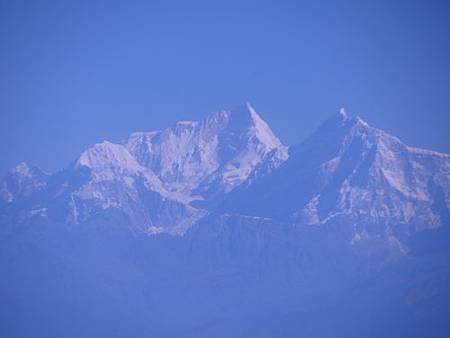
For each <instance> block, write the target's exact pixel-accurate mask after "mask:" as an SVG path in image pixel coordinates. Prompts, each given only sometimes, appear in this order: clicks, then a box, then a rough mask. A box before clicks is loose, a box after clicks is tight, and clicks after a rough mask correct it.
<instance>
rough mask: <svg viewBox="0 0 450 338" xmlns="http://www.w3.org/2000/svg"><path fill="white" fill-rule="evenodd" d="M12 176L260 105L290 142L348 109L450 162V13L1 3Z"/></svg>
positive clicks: (397, 6) (1, 124) (413, 7)
mask: <svg viewBox="0 0 450 338" xmlns="http://www.w3.org/2000/svg"><path fill="white" fill-rule="evenodd" d="M0 42H1V46H2V51H1V53H0V74H1V77H0V132H1V135H2V139H1V142H0V154H1V158H2V161H1V164H0V173H4V172H5V171H6V170H7V169H8V168H10V167H12V166H14V165H15V164H17V163H18V162H20V161H27V162H30V163H31V164H35V165H39V166H41V167H42V168H44V169H48V170H55V169H57V168H60V167H62V166H64V165H65V164H67V163H68V162H69V161H70V160H72V159H73V158H75V157H76V156H77V155H78V154H79V153H80V152H81V151H82V150H83V149H85V148H86V147H88V146H89V145H91V144H93V143H96V142H99V141H102V140H103V139H109V140H111V141H118V140H120V139H122V138H123V137H125V136H126V135H127V134H129V133H130V132H132V131H137V130H152V129H160V128H164V127H166V126H168V125H170V124H171V123H173V122H174V121H175V120H178V119H198V118H201V117H203V116H205V115H206V114H208V113H211V112H213V111H216V110H219V109H225V108H232V107H233V106H236V105H238V104H240V103H241V102H244V101H250V102H252V103H253V105H254V106H255V107H256V108H257V110H258V111H260V112H261V114H262V116H263V117H264V118H265V119H266V120H267V121H268V122H269V123H270V124H271V126H272V127H273V129H274V131H275V132H276V133H277V134H278V135H279V136H280V138H281V139H282V140H283V141H284V142H285V143H286V144H292V143H296V142H298V141H300V140H302V139H303V138H304V137H305V136H307V135H308V134H309V133H310V132H312V131H313V130H314V129H315V128H316V127H317V126H318V124H320V123H321V122H322V121H323V120H324V119H325V118H326V117H327V116H328V115H330V114H332V113H334V112H336V111H337V110H338V109H339V107H340V106H345V107H347V110H349V111H350V112H353V113H357V114H359V115H361V116H363V117H364V118H365V119H366V120H367V121H368V122H369V123H371V124H373V125H375V126H378V127H380V128H383V129H385V130H387V131H388V132H391V133H393V134H395V135H397V136H399V137H400V138H401V139H402V140H404V141H405V142H407V143H409V144H411V145H416V146H421V147H426V148H433V149H435V150H440V151H446V152H450V138H449V136H448V135H450V65H449V63H450V61H449V60H450V5H448V2H447V1H433V0H431V1H414V0H409V1H401V0H400V1H220V2H218V1H204V2H198V1H179V2H176V1H120V2H119V1H117V2H114V1H63V0H62V1H45V0H42V1H20V0H17V1H1V0H0Z"/></svg>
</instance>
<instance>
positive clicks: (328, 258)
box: [0, 104, 450, 337]
mask: <svg viewBox="0 0 450 338" xmlns="http://www.w3.org/2000/svg"><path fill="white" fill-rule="evenodd" d="M0 225H1V230H0V243H1V244H2V249H1V250H2V251H1V254H0V258H1V261H0V270H1V271H3V272H4V274H5V275H6V276H7V277H6V278H4V279H3V281H2V284H1V285H0V287H1V289H2V290H4V291H3V292H2V296H3V297H4V299H5V301H4V303H3V306H1V308H0V319H2V322H3V323H7V325H6V324H5V325H6V326H3V330H7V331H5V332H8V333H9V335H8V336H10V337H16V336H17V337H19V336H25V337H26V336H42V337H44V336H46V337H52V336H55V337H65V336H67V337H75V336H76V337H82V336H86V337H89V336H96V337H101V336H105V337H106V336H108V337H112V336H117V337H124V336H130V334H129V333H130V332H134V333H133V334H131V335H132V336H142V337H144V336H148V335H150V336H161V337H165V336H170V337H172V336H173V337H178V336H183V337H203V336H204V337H276V336H278V337H280V336H283V337H299V336H308V337H361V336H365V337H378V336H380V335H384V336H387V337H404V336H410V337H428V336H433V337H445V336H446V334H447V333H448V332H450V327H449V325H448V323H447V321H446V320H445V318H446V317H447V315H448V314H449V313H450V311H449V307H448V305H447V304H448V301H450V287H449V286H448V285H450V260H449V258H450V230H449V228H450V155H449V154H444V153H438V152H435V151H431V150H423V149H418V148H413V147H409V146H407V145H405V144H404V143H402V142H401V141H400V140H399V139H398V138H396V137H394V136H392V135H389V134H388V133H386V132H384V131H382V130H380V129H377V128H374V127H372V126H370V125H368V124H367V123H366V122H365V121H364V120H363V119H361V118H360V117H356V116H349V114H347V112H346V111H345V110H344V109H341V110H340V111H339V112H337V113H336V114H334V115H332V116H330V118H329V119H328V120H326V121H325V122H324V123H323V124H322V125H321V126H320V127H319V128H318V129H317V130H316V131H315V132H314V133H313V134H312V135H311V136H309V137H308V138H306V139H305V140H304V141H302V142H301V143H299V144H296V145H293V146H286V145H284V144H283V143H282V142H281V141H280V139H279V138H278V137H277V136H276V135H275V134H274V132H273V131H272V130H271V128H270V127H269V125H268V124H267V123H266V122H265V121H264V120H263V119H262V118H261V116H260V115H259V114H258V113H257V112H256V110H255V109H254V108H253V107H252V106H251V105H250V104H244V105H242V106H240V107H238V108H236V109H232V110H227V111H219V112H217V113H214V114H212V115H210V116H208V117H206V118H205V119H203V120H201V121H179V122H177V123H175V124H174V125H173V126H171V127H169V128H167V129H165V130H161V131H149V132H136V133H133V134H131V135H130V136H129V137H128V138H126V139H125V140H123V141H121V142H118V143H112V142H109V141H104V142H102V143H99V144H96V145H94V146H92V147H91V148H89V149H87V150H86V151H84V152H83V153H82V154H81V155H80V156H79V157H78V158H76V159H75V160H74V161H73V162H71V163H69V164H68V165H67V166H66V167H65V168H63V169H61V170H59V171H57V172H55V173H47V172H45V171H43V170H41V169H39V168H37V167H32V166H29V165H27V164H26V163H21V164H19V165H18V166H16V167H15V168H13V169H12V170H11V171H10V172H9V173H8V174H7V175H6V176H5V177H4V178H3V179H2V181H1V182H0ZM48 288H53V290H54V291H53V293H52V294H48V293H46V292H45V291H44V290H47V289H48ZM68 288H70V290H72V292H69V294H68V293H67V289H68ZM74 295H76V296H74ZM61 305H62V306H64V307H65V309H66V310H64V311H62V313H59V314H56V312H55V308H56V307H59V306H61ZM347 308H348V312H346V309H347ZM24 309H28V310H24ZM29 309H32V311H31V310H29ZM83 311H87V313H89V315H90V316H93V318H95V320H97V321H99V322H100V324H98V326H97V327H96V328H92V329H88V328H87V327H86V323H88V322H90V320H89V319H88V317H84V316H83V315H80V313H83ZM371 312H372V313H373V314H374V317H373V318H372V316H371V315H370V313H371ZM24 313H27V314H26V316H25V317H26V318H27V320H28V321H31V322H32V323H34V324H33V325H34V326H32V327H34V329H30V330H31V331H27V329H25V328H23V327H22V326H21V325H20V323H19V321H18V319H17V318H19V317H21V316H23V314H24ZM37 313H39V314H37ZM55 316H60V319H61V323H65V324H64V325H65V326H64V325H62V326H57V327H56V326H55V325H54V324H52V323H53V320H54V318H55ZM25 317H24V318H25ZM36 318H39V319H36ZM108 318H110V319H112V321H109V319H108ZM33 330H34V331H33ZM130 330H132V331H130ZM133 330H135V331H133ZM32 332H34V333H36V332H38V333H39V334H35V335H31V333H32ZM150 332H152V333H150Z"/></svg>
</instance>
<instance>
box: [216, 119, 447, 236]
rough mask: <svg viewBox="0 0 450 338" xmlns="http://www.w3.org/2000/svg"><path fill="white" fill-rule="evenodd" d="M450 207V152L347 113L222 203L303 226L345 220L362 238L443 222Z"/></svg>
mask: <svg viewBox="0 0 450 338" xmlns="http://www.w3.org/2000/svg"><path fill="white" fill-rule="evenodd" d="M438 201H440V202H438ZM436 203H438V204H439V205H440V208H436V207H435V205H436ZM449 206H450V156H449V155H447V154H440V153H436V152H433V151H426V150H421V149H416V148H411V147H408V146H406V145H404V144H403V143H402V142H401V141H400V140H398V139H397V138H395V137H393V136H391V135H389V134H386V133H385V132H383V131H381V130H378V129H375V128H372V127H370V126H369V125H367V123H365V122H364V121H362V120H361V119H360V118H349V117H348V116H347V115H346V114H344V113H342V112H341V113H339V114H337V115H335V116H333V117H331V118H330V119H329V120H328V121H326V122H325V123H324V124H323V125H322V126H321V127H320V128H319V129H318V130H317V131H316V132H315V133H314V134H313V135H312V136H311V137H309V138H308V139H306V140H305V141H304V142H302V143H301V144H299V145H297V146H294V147H292V148H291V149H290V155H289V159H288V160H287V161H286V162H284V163H283V164H282V165H281V166H280V167H279V168H278V169H277V170H275V171H273V172H272V173H271V174H270V175H267V176H265V177H264V178H262V179H261V180H259V181H256V182H254V184H252V185H250V186H243V187H241V188H238V189H237V190H236V191H235V192H232V193H231V194H229V195H228V196H226V197H225V198H224V202H223V204H222V205H221V206H220V208H221V209H222V210H224V211H226V212H239V213H243V214H247V215H255V216H266V217H273V218H276V219H280V220H284V221H290V222H294V223H300V224H310V225H319V226H320V225H323V224H326V223H345V224H346V225H347V226H349V227H354V229H355V231H354V234H355V236H356V237H355V240H358V239H360V238H362V237H367V236H369V235H370V234H376V235H380V234H383V235H387V236H389V235H396V236H400V237H402V238H404V237H408V236H409V235H411V234H412V233H415V232H417V231H420V230H424V229H430V228H437V227H440V226H442V225H443V224H444V223H445V222H446V216H445V215H446V212H447V211H446V210H448V208H449Z"/></svg>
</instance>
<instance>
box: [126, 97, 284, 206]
mask: <svg viewBox="0 0 450 338" xmlns="http://www.w3.org/2000/svg"><path fill="white" fill-rule="evenodd" d="M124 145H125V146H126V148H127V149H128V150H129V151H130V153H131V154H132V155H133V156H134V157H135V158H136V159H137V161H138V163H139V164H141V165H142V166H145V167H146V168H148V169H150V170H152V171H153V172H155V174H156V175H157V176H158V177H159V178H160V180H161V181H162V182H163V184H164V186H165V187H166V189H168V190H169V191H178V192H183V193H185V194H187V195H202V196H203V197H204V195H205V193H206V190H207V191H208V193H206V194H211V193H212V191H211V189H212V190H217V191H223V190H229V189H232V188H234V187H236V186H237V185H239V184H240V183H242V182H244V181H245V180H246V179H247V178H248V177H249V175H250V173H251V172H252V170H254V169H255V168H256V167H257V166H259V165H260V164H261V162H262V161H263V160H264V159H265V158H266V155H267V154H268V153H270V152H271V151H273V150H274V149H276V150H277V152H276V155H275V156H272V158H271V161H274V163H277V164H276V165H273V166H270V165H267V166H266V167H267V168H273V167H275V166H277V165H278V164H279V163H281V162H282V161H283V160H285V159H286V157H287V150H286V147H284V146H283V144H282V143H281V142H280V140H279V139H278V138H277V137H276V136H275V135H274V134H273V132H272V130H271V129H270V127H269V126H268V125H267V123H266V122H265V121H264V120H263V119H262V118H261V117H260V116H259V115H258V113H257V112H256V111H255V109H254V108H253V107H252V106H251V105H250V104H248V103H246V104H244V105H241V106H239V107H237V108H235V109H231V110H222V111H219V112H216V113H214V114H211V115H209V116H208V117H206V118H205V119H203V120H201V121H198V122H197V121H180V122H177V123H175V124H174V126H173V127H171V128H168V129H165V130H163V131H158V132H148V133H139V134H136V133H135V134H132V135H131V136H130V137H129V138H128V140H126V141H125V142H124Z"/></svg>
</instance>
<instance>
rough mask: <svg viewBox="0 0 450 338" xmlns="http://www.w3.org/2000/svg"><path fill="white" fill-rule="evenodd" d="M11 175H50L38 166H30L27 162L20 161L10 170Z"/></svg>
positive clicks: (28, 176)
mask: <svg viewBox="0 0 450 338" xmlns="http://www.w3.org/2000/svg"><path fill="white" fill-rule="evenodd" d="M9 174H10V175H13V176H20V177H27V178H31V177H33V176H36V175H50V174H49V173H46V172H45V171H43V170H42V169H41V168H39V167H37V166H30V165H29V164H28V163H26V162H20V163H19V164H18V165H16V166H15V167H14V168H12V169H11V170H10V172H9Z"/></svg>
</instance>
